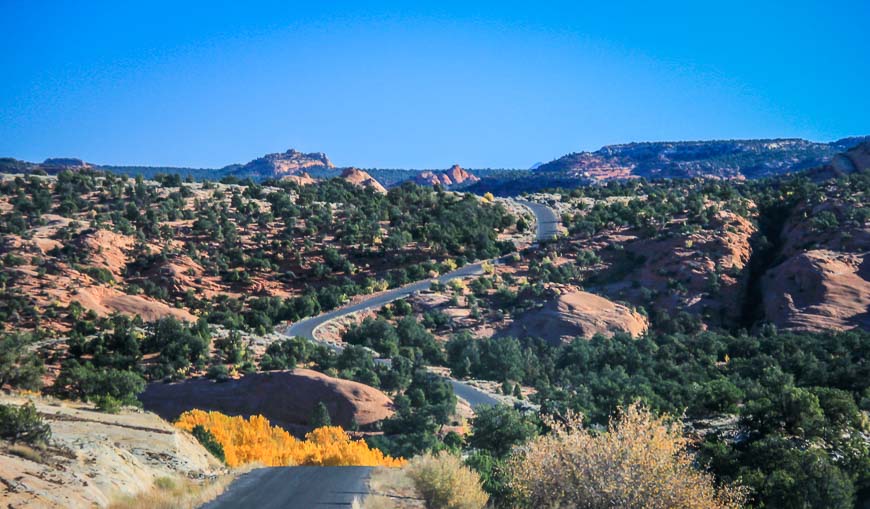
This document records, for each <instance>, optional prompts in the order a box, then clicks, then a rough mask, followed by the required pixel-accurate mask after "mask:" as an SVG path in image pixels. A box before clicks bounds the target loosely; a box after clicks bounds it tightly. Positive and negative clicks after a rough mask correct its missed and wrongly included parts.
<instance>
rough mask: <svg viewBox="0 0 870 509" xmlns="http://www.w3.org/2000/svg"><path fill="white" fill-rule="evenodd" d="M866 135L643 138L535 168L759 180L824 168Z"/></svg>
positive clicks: (600, 176) (576, 173)
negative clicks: (820, 138) (823, 140)
mask: <svg viewBox="0 0 870 509" xmlns="http://www.w3.org/2000/svg"><path fill="white" fill-rule="evenodd" d="M864 139H865V138H844V139H842V140H838V141H834V142H831V143H817V142H812V141H807V140H802V139H796V138H791V139H767V140H712V141H680V142H644V143H627V144H622V145H608V146H605V147H602V148H601V149H599V150H597V151H595V152H575V153H572V154H568V155H566V156H564V157H560V158H559V159H556V160H554V161H551V162H549V163H546V164H542V165H540V166H539V167H538V168H537V169H536V170H535V171H537V172H551V173H563V174H565V173H567V174H568V175H570V176H572V177H576V178H585V179H589V180H592V181H601V180H613V179H625V178H632V177H646V178H692V177H718V178H761V177H766V176H771V175H780V174H783V173H792V172H796V171H801V170H806V169H809V168H815V167H819V166H822V165H824V164H826V163H828V162H829V161H831V160H832V159H833V158H834V157H835V156H836V155H837V154H838V153H840V152H843V151H845V150H848V149H850V148H852V147H853V146H855V145H857V144H858V143H861V142H862V141H864Z"/></svg>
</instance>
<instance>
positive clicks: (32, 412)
mask: <svg viewBox="0 0 870 509" xmlns="http://www.w3.org/2000/svg"><path fill="white" fill-rule="evenodd" d="M0 438H3V439H5V440H9V441H10V442H12V443H13V444H14V443H17V442H25V443H27V444H44V443H46V442H48V440H49V439H50V438H51V428H49V426H48V424H46V423H45V421H43V420H42V417H40V416H39V413H38V412H37V411H36V407H35V406H34V405H33V403H30V402H28V403H25V404H23V405H21V406H15V405H2V404H0Z"/></svg>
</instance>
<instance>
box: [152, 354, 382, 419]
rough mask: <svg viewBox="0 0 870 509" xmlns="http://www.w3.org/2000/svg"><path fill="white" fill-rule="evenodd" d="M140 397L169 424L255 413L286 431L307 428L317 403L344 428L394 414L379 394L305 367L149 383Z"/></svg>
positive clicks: (362, 386) (380, 393)
mask: <svg viewBox="0 0 870 509" xmlns="http://www.w3.org/2000/svg"><path fill="white" fill-rule="evenodd" d="M139 399H140V400H142V403H143V405H144V406H145V408H146V409H147V410H150V411H153V412H154V413H156V414H157V415H160V416H161V417H163V418H164V419H168V420H174V419H176V418H178V416H179V415H181V414H182V413H183V412H185V411H187V410H192V409H194V408H199V409H200V410H216V411H218V412H222V413H224V414H227V415H243V416H245V417H249V416H251V415H257V414H260V415H263V416H265V417H266V418H267V419H269V420H270V421H271V422H272V424H274V425H277V426H281V427H282V428H284V429H287V430H291V431H292V430H294V429H296V428H298V427H300V426H307V425H308V423H309V419H310V418H311V414H312V412H313V411H314V407H315V406H316V405H317V403H318V402H321V401H322V402H323V403H324V404H325V405H326V407H327V408H328V409H329V415H330V418H331V420H332V423H333V424H338V425H341V426H343V427H345V428H347V427H348V426H350V425H351V423H352V422H353V421H355V422H356V423H357V424H359V425H360V426H366V425H368V424H371V423H373V422H375V421H380V420H382V419H385V418H387V417H389V416H390V415H392V414H393V410H392V405H393V402H392V400H390V398H388V397H387V396H386V395H385V394H384V393H383V392H381V391H379V390H377V389H375V388H373V387H369V386H368V385H364V384H361V383H358V382H353V381H350V380H342V379H339V378H332V377H329V376H326V375H324V374H323V373H318V372H317V371H312V370H309V369H295V370H293V371H273V372H269V373H255V374H250V375H246V376H244V377H242V378H241V379H239V380H230V381H227V382H222V383H217V382H213V381H211V380H188V381H185V382H179V383H173V384H163V383H154V384H150V385H149V386H148V388H147V389H146V390H145V392H143V393H142V394H141V395H140V396H139Z"/></svg>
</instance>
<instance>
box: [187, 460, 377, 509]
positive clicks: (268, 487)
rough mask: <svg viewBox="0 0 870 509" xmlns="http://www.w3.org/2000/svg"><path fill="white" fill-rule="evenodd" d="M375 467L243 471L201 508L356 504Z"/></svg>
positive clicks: (292, 508)
mask: <svg viewBox="0 0 870 509" xmlns="http://www.w3.org/2000/svg"><path fill="white" fill-rule="evenodd" d="M371 472H372V467H271V468H258V469H256V470H251V471H250V472H248V473H246V474H242V475H241V476H239V478H238V479H236V480H235V481H233V483H232V484H230V485H229V487H227V490H226V491H225V492H224V493H223V494H222V495H221V496H219V497H218V498H216V499H214V500H213V501H211V502H209V503H208V504H205V505H204V506H202V508H201V509H239V508H245V507H251V508H257V509H316V508H318V507H324V508H325V507H348V508H349V507H353V505H354V500H356V501H358V502H361V501H362V499H363V498H365V496H366V495H367V494H368V480H369V476H370V475H371Z"/></svg>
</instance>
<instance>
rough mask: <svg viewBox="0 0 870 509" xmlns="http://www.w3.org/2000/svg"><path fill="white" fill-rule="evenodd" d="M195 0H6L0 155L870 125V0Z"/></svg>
mask: <svg viewBox="0 0 870 509" xmlns="http://www.w3.org/2000/svg"><path fill="white" fill-rule="evenodd" d="M180 3H182V2H161V1H152V2H140V4H141V5H139V6H136V5H134V3H133V2H71V1H70V2H34V1H30V0H23V1H8V0H0V33H2V34H3V37H2V42H0V66H2V67H0V68H2V69H3V70H4V72H3V75H2V79H0V155H2V156H11V157H16V158H19V159H26V160H42V159H44V158H46V157H51V156H70V157H81V158H83V159H85V160H88V161H92V162H97V163H107V164H108V163H112V164H150V165H174V166H194V167H219V166H223V165H225V164H229V163H233V162H245V161H248V160H250V159H253V158H254V157H257V156H259V155H262V154H264V153H268V152H277V151H283V150H285V149H287V148H290V147H295V148H297V149H299V150H304V151H323V152H326V153H327V154H329V156H330V157H331V158H332V159H333V161H334V162H335V163H336V164H338V165H356V166H360V167H382V168H446V167H448V166H449V165H450V164H452V163H459V164H462V165H463V166H466V167H472V168H474V167H478V168H479V167H515V168H524V167H528V166H530V165H532V164H533V163H535V162H538V161H548V160H550V159H553V158H555V157H558V156H560V155H563V154H565V153H567V152H572V151H577V150H587V149H592V150H594V149H597V148H598V147H600V146H601V145H605V144H610V143H621V142H628V141H647V140H683V139H712V138H760V137H804V138H809V139H814V140H820V141H826V140H833V139H837V138H841V137H844V136H851V135H861V134H870V122H868V112H870V94H868V92H867V87H868V84H870V66H868V65H867V61H868V55H870V33H868V32H867V30H866V28H867V26H870V2H867V1H866V0H863V1H842V2H838V1H828V2H821V1H819V2H801V1H799V0H798V1H790V2H776V3H775V2H697V1H695V2H667V3H660V2H642V1H636V2H618V1H613V2H588V3H587V2H578V1H575V2H545V3H539V2H515V3H514V2H509V1H502V2H467V1H463V2H452V1H449V0H445V1H439V2H433V3H431V4H426V3H424V2H414V3H412V2H395V3H389V2H378V3H369V2H363V1H354V2H339V1H335V2H328V1H323V2H305V3H295V2H255V1H249V2H184V6H178V5H176V4H180ZM242 4H244V5H242ZM714 4H718V5H714Z"/></svg>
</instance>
